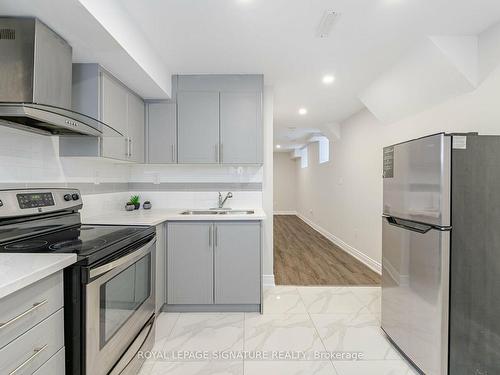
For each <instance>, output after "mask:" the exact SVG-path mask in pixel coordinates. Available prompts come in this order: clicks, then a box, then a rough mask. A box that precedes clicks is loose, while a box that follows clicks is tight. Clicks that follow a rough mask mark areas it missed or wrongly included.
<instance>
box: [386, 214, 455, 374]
mask: <svg viewBox="0 0 500 375" xmlns="http://www.w3.org/2000/svg"><path fill="white" fill-rule="evenodd" d="M382 227H383V231H382V329H383V330H384V331H385V332H386V334H387V335H388V336H389V337H390V339H391V340H392V341H393V342H394V343H395V344H396V346H397V347H398V348H399V350H401V351H402V352H403V353H404V354H405V355H406V356H407V357H408V358H409V359H410V360H411V361H412V362H413V363H414V364H415V365H416V366H417V367H418V368H419V369H420V370H421V371H423V372H424V373H425V374H427V375H447V366H448V362H447V359H448V300H449V289H448V285H449V280H448V278H449V248H450V232H449V231H441V230H439V229H435V228H433V227H431V226H428V225H423V224H416V223H412V222H406V221H403V220H397V219H393V218H386V217H385V218H383V225H382Z"/></svg>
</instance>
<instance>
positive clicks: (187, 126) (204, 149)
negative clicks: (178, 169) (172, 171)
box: [177, 91, 219, 164]
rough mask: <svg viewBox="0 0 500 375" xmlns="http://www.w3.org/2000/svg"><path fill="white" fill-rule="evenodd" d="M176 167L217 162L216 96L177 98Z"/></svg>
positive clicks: (190, 94) (191, 94)
mask: <svg viewBox="0 0 500 375" xmlns="http://www.w3.org/2000/svg"><path fill="white" fill-rule="evenodd" d="M177 110H178V113H177V119H178V132H179V138H178V139H179V163H188V164H191V163H196V164H204V163H218V162H219V93H218V92H197V91H193V92H189V91H187V92H179V93H178V94H177Z"/></svg>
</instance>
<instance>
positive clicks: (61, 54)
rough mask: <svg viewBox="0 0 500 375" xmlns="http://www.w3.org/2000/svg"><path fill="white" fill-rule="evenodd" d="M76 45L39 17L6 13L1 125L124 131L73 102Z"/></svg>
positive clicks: (1, 26)
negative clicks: (82, 111) (75, 107)
mask: <svg viewBox="0 0 500 375" xmlns="http://www.w3.org/2000/svg"><path fill="white" fill-rule="evenodd" d="M71 76H72V49H71V46H70V45H69V44H68V43H67V42H66V41H65V40H64V39H62V38H61V37H60V36H59V35H57V34H56V33H55V32H53V31H52V30H51V29H49V28H48V27H47V26H46V25H45V24H43V23H42V22H40V21H39V20H38V19H36V18H14V17H0V125H5V126H9V127H15V128H19V129H23V130H28V131H32V132H36V133H41V134H49V135H53V134H65V135H68V134H75V135H82V134H83V135H90V136H103V134H104V133H105V134H107V135H108V136H120V133H118V132H116V131H114V130H113V129H112V128H110V127H109V126H107V125H106V124H104V123H102V122H100V121H98V120H96V119H94V118H91V117H89V116H86V115H83V114H80V113H76V112H74V111H72V110H70V108H71V84H72V83H71V78H72V77H71Z"/></svg>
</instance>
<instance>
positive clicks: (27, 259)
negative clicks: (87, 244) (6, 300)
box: [0, 253, 76, 298]
mask: <svg viewBox="0 0 500 375" xmlns="http://www.w3.org/2000/svg"><path fill="white" fill-rule="evenodd" d="M75 262H76V254H33V253H31V254H21V253H1V254H0V298H3V297H5V296H7V295H9V294H11V293H14V292H16V291H18V290H20V289H22V288H24V287H26V286H28V285H30V284H33V283H35V282H37V281H39V280H41V279H43V278H44V277H47V276H49V275H52V274H53V273H55V272H57V271H60V270H62V269H63V268H66V267H68V266H69V265H71V264H73V263H75Z"/></svg>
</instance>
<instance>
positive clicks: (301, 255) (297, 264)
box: [274, 215, 380, 285]
mask: <svg viewBox="0 0 500 375" xmlns="http://www.w3.org/2000/svg"><path fill="white" fill-rule="evenodd" d="M274 277H275V282H276V284H277V285H379V284H380V276H379V275H378V274H377V273H375V272H374V271H372V270H371V269H370V268H368V267H367V266H365V265H364V264H363V263H361V262H360V261H359V260H357V259H356V258H354V257H353V256H351V255H349V254H347V253H346V252H345V251H343V250H341V249H340V248H338V247H337V246H335V245H334V244H333V243H332V242H331V241H329V240H328V239H327V238H325V237H324V236H322V235H321V234H320V233H318V232H317V231H315V230H314V229H313V228H311V227H310V226H309V225H307V224H306V223H305V222H303V221H302V220H301V219H299V218H298V217H297V216H294V215H276V216H274Z"/></svg>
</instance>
